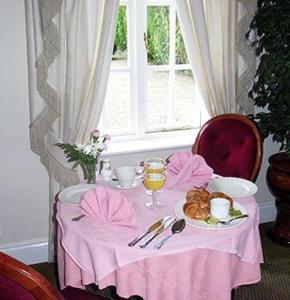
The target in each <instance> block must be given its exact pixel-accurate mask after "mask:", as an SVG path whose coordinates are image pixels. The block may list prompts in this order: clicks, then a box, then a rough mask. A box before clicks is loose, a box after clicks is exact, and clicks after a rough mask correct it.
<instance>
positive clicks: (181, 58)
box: [175, 17, 188, 64]
mask: <svg viewBox="0 0 290 300" xmlns="http://www.w3.org/2000/svg"><path fill="white" fill-rule="evenodd" d="M175 49H176V50H175V51H176V54H175V62H176V64H188V59H187V54H186V51H185V45H184V41H183V37H182V33H181V28H180V25H179V22H178V19H177V17H176V45H175Z"/></svg>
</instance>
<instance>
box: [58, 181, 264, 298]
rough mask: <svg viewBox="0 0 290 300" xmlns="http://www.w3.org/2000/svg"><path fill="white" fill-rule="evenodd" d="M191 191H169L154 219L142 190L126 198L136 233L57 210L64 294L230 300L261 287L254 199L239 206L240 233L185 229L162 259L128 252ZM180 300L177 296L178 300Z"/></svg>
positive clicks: (150, 252)
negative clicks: (87, 290) (243, 214)
mask: <svg viewBox="0 0 290 300" xmlns="http://www.w3.org/2000/svg"><path fill="white" fill-rule="evenodd" d="M184 194H185V190H184V191H181V189H179V190H178V191H176V190H175V191H173V190H171V191H167V190H165V191H164V192H163V193H162V194H161V195H160V198H161V200H162V201H163V203H164V204H165V205H164V207H163V208H160V209H159V210H156V211H152V210H149V209H147V208H146V207H145V206H144V202H145V200H146V197H148V195H146V194H145V192H144V190H143V187H142V186H141V187H139V188H136V189H134V190H130V191H125V192H124V195H125V196H126V198H127V199H128V201H129V202H131V204H132V205H133V207H134V208H135V210H136V214H137V220H138V224H137V225H138V230H137V231H134V230H129V229H127V230H126V229H124V228H119V227H117V226H113V225H109V224H104V226H100V225H99V224H95V223H94V221H93V220H92V219H91V218H89V217H87V218H84V219H82V220H81V221H79V222H72V221H71V218H72V217H73V216H77V215H79V214H81V210H80V208H79V207H78V206H70V205H67V204H64V203H61V202H59V203H58V206H57V220H58V223H59V229H60V230H59V233H60V234H59V242H60V243H59V247H58V264H59V271H60V274H59V277H60V283H61V287H64V286H66V285H72V286H76V287H82V286H83V285H85V284H89V283H96V284H98V285H99V287H100V288H103V287H106V286H108V285H115V286H116V287H117V291H118V294H119V295H121V296H123V297H129V296H130V295H132V294H138V295H140V296H142V297H144V298H145V299H156V300H157V299H207V300H210V299H216V295H217V294H218V295H219V299H221V300H223V299H224V300H226V299H230V291H231V289H232V288H233V287H236V286H239V285H241V284H248V283H254V282H257V281H259V280H260V266H259V264H260V263H261V262H262V251H261V245H260V237H259V231H258V221H259V214H258V207H257V204H256V202H255V199H254V198H253V197H248V198H241V199H237V201H239V202H240V203H241V204H242V205H243V206H244V207H245V208H246V209H247V211H248V213H249V215H250V217H249V218H248V219H247V220H246V221H245V222H244V223H243V224H241V225H239V226H237V227H235V228H231V229H224V230H206V229H200V228H196V227H191V226H187V227H186V229H185V230H184V231H183V232H182V233H180V234H178V235H176V236H175V237H174V238H172V239H171V240H169V241H168V242H167V244H165V245H164V247H163V248H162V249H161V250H159V251H156V250H154V249H153V248H152V246H153V245H154V244H155V243H157V242H158V241H159V240H160V239H161V238H162V237H164V236H166V235H167V234H168V232H166V233H163V234H162V235H161V236H160V238H159V239H156V242H154V243H152V246H149V247H148V249H147V248H146V249H140V248H139V247H138V246H137V247H134V248H130V247H128V246H127V243H128V242H129V241H131V240H132V239H133V238H134V237H136V235H139V234H140V233H141V232H144V229H145V228H147V227H148V225H149V224H151V223H152V222H153V221H154V220H156V219H158V218H159V217H160V216H164V215H167V214H173V209H174V206H175V205H176V202H177V201H178V200H180V199H183V197H184ZM177 295H178V296H177Z"/></svg>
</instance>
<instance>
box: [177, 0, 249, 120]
mask: <svg viewBox="0 0 290 300" xmlns="http://www.w3.org/2000/svg"><path fill="white" fill-rule="evenodd" d="M240 2H248V1H245V0H244V1H240ZM246 4H247V3H246ZM248 7H249V5H248V6H247V8H248ZM176 9H177V14H178V18H179V22H180V26H181V30H182V33H183V37H184V41H185V46H186V50H187V55H188V58H189V61H190V64H191V66H192V69H193V72H194V77H195V79H196V81H197V83H198V86H199V89H200V93H201V95H202V97H203V100H204V103H205V106H206V108H207V110H208V112H209V114H210V115H211V116H216V115H219V114H223V113H229V112H241V111H244V112H246V113H251V112H252V105H248V104H247V105H243V103H242V101H239V102H238V98H241V97H238V95H240V96H241V92H239V91H238V89H245V86H246V85H247V84H248V82H246V81H245V80H244V82H243V84H242V85H241V84H240V82H238V79H239V77H241V76H242V75H243V74H244V72H248V69H247V65H246V61H245V60H243V59H244V57H243V56H240V55H239V54H238V43H237V41H239V42H243V43H246V41H245V38H244V37H243V38H241V35H244V34H245V33H246V31H245V32H244V33H242V32H241V31H239V25H240V23H239V22H240V19H242V18H243V14H244V13H245V12H246V13H247V11H246V9H245V7H244V6H243V5H240V4H239V3H238V1H233V0H176ZM243 20H245V19H243ZM243 25H245V22H243ZM248 51H250V49H249V50H248ZM252 57H254V53H253V54H252ZM253 62H255V61H253V60H251V63H252V64H253ZM254 65H255V64H254ZM250 71H251V72H252V71H253V70H252V69H251V70H250ZM248 73H249V72H248ZM251 75H252V76H253V75H254V74H251ZM244 95H245V93H243V96H244Z"/></svg>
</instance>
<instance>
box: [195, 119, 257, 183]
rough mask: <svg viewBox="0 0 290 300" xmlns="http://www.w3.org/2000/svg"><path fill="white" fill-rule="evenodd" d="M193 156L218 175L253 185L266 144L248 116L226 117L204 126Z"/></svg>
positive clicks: (208, 122)
mask: <svg viewBox="0 0 290 300" xmlns="http://www.w3.org/2000/svg"><path fill="white" fill-rule="evenodd" d="M192 153H197V154H200V155H202V156H203V157H204V159H205V160H206V162H207V164H208V165H209V166H210V167H212V168H213V170H214V172H215V173H216V174H218V175H221V176H230V177H239V178H244V179H248V180H251V181H253V182H254V181H255V180H256V178H257V176H258V174H259V171H260V167H261V163H262V156H263V141H262V138H261V135H260V132H259V130H258V128H257V127H256V124H255V123H254V122H253V121H251V120H250V119H249V118H248V117H246V116H243V115H239V114H224V115H220V116H217V117H214V118H212V119H211V120H209V121H207V122H206V123H205V124H204V125H203V126H202V128H201V130H200V132H199V134H198V136H197V138H196V141H195V144H194V145H193V146H192Z"/></svg>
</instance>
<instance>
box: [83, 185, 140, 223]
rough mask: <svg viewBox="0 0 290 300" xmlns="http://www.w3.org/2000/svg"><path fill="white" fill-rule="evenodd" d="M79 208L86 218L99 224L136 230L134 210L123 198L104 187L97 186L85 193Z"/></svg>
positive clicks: (121, 195) (116, 192) (118, 193)
mask: <svg viewBox="0 0 290 300" xmlns="http://www.w3.org/2000/svg"><path fill="white" fill-rule="evenodd" d="M80 207H81V208H82V209H83V211H84V214H85V215H87V216H93V217H95V218H96V219H97V220H98V221H99V222H101V223H110V224H113V225H118V226H126V227H130V228H132V229H136V220H135V210H134V208H133V207H132V206H131V204H130V203H129V202H128V201H127V199H126V198H125V196H124V195H123V194H121V193H120V192H118V191H115V190H111V189H110V188H108V187H105V186H97V187H96V188H95V189H93V190H90V191H88V192H87V193H85V194H84V195H83V196H82V198H81V201H80Z"/></svg>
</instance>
